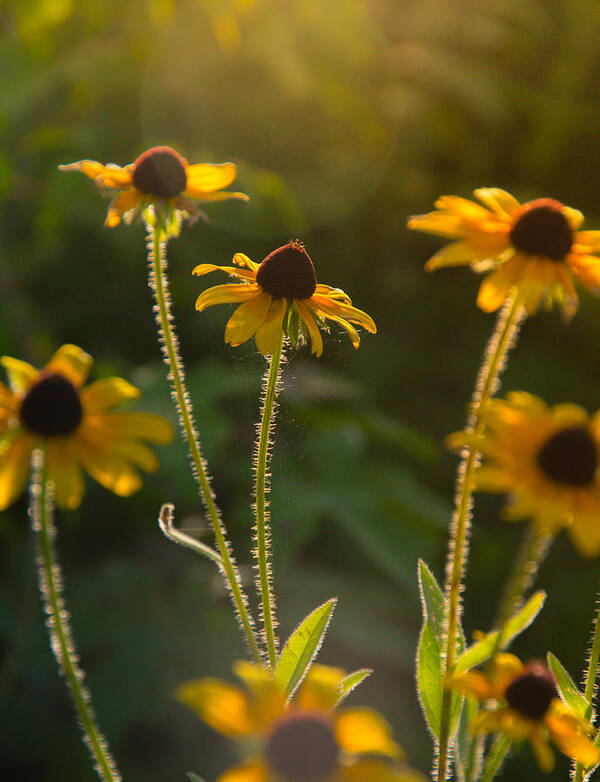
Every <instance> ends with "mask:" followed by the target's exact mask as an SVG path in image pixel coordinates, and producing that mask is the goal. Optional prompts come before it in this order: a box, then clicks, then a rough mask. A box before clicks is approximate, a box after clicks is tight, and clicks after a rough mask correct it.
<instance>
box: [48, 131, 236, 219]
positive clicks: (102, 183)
mask: <svg viewBox="0 0 600 782" xmlns="http://www.w3.org/2000/svg"><path fill="white" fill-rule="evenodd" d="M59 168H60V170H61V171H81V172H82V173H83V174H85V175H86V176H87V177H89V178H90V179H93V180H94V182H95V183H96V184H97V185H98V187H99V188H100V189H101V190H106V191H108V192H110V193H114V194H115V195H114V198H113V200H112V201H111V203H110V206H109V207H108V214H107V216H106V221H105V225H106V226H108V227H109V228H112V227H114V226H115V225H118V224H119V223H120V222H121V218H122V217H124V218H125V220H126V221H128V222H129V221H131V220H132V219H133V218H134V217H136V216H137V215H139V214H140V213H141V212H142V210H143V209H145V208H146V207H147V206H149V205H153V206H154V207H155V208H156V209H162V208H163V207H164V208H166V209H167V211H170V212H174V213H175V214H176V215H178V214H179V213H181V214H183V215H184V216H186V217H192V218H194V217H197V216H198V215H199V214H201V212H200V210H199V209H198V206H197V204H196V203H195V201H226V200H228V199H230V198H241V199H242V200H244V201H247V200H248V196H247V195H246V194H245V193H234V192H230V191H228V190H223V188H224V187H227V186H228V185H230V184H231V183H232V182H233V180H234V179H235V176H236V167H235V165H234V164H233V163H218V164H213V163H198V164H197V165H193V166H190V165H188V162H187V160H186V159H185V158H184V157H182V156H181V155H180V154H179V153H178V152H176V151H175V150H174V149H171V147H164V146H163V147H152V148H151V149H148V150H146V151H145V152H143V153H142V154H141V155H140V156H139V157H138V159H137V160H136V161H135V162H134V163H131V164H130V165H128V166H124V167H121V166H117V165H114V164H113V163H109V164H108V165H106V166H105V165H103V164H102V163H98V162H97V161H95V160H80V161H78V162H77V163H68V164H66V165H61V166H59ZM171 222H172V221H171ZM175 232H176V231H175Z"/></svg>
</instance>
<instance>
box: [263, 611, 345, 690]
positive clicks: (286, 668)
mask: <svg viewBox="0 0 600 782" xmlns="http://www.w3.org/2000/svg"><path fill="white" fill-rule="evenodd" d="M336 603H337V598H335V597H333V598H331V600H328V601H327V602H326V603H323V605H321V606H319V607H318V608H315V610H314V611H313V612H312V613H311V614H309V615H308V616H307V617H306V618H305V619H303V620H302V622H301V623H300V624H299V625H298V627H297V628H296V629H295V630H294V632H293V633H292V634H291V635H290V637H289V638H288V640H287V642H286V644H285V646H284V647H283V649H282V651H281V654H280V655H279V662H278V663H277V668H276V670H275V679H276V680H277V682H278V683H279V684H280V685H281V687H282V688H283V690H284V691H285V693H286V694H287V695H289V696H291V695H293V693H294V692H295V690H296V688H297V687H298V685H299V684H300V683H301V682H302V679H304V677H305V676H306V673H307V672H308V669H309V668H310V664H311V663H312V661H313V660H314V658H315V656H316V654H317V652H318V651H319V648H320V646H321V644H322V643H323V638H324V637H325V633H326V631H327V626H328V625H329V621H330V619H331V614H332V612H333V609H334V608H335V604H336Z"/></svg>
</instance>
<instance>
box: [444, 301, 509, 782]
mask: <svg viewBox="0 0 600 782" xmlns="http://www.w3.org/2000/svg"><path fill="white" fill-rule="evenodd" d="M523 317H524V309H523V307H522V306H521V302H520V300H519V297H518V295H517V294H514V295H513V296H512V297H511V298H510V299H508V300H507V301H506V303H505V304H504V307H503V308H502V310H501V312H500V315H499V316H498V321H497V323H496V328H495V329H494V332H493V334H492V336H491V338H490V341H489V342H488V345H487V347H486V351H485V354H484V360H483V363H482V365H481V368H480V370H479V375H478V378H477V383H476V386H475V391H474V393H473V397H472V400H471V408H470V412H469V418H468V422H467V427H466V430H467V431H468V432H470V433H472V434H474V435H475V436H478V435H481V434H482V432H483V423H482V420H481V417H480V413H481V411H482V410H483V408H484V407H485V405H486V404H487V402H488V401H489V399H490V397H491V396H493V394H494V393H495V392H496V389H497V386H498V384H499V376H500V373H501V372H502V369H503V368H504V365H505V362H506V356H507V354H508V352H509V350H510V348H511V347H512V345H513V344H514V341H515V339H516V336H517V333H518V329H519V325H520V323H521V321H522V319H523ZM478 464H479V453H478V451H477V450H475V449H474V448H472V447H469V446H467V447H466V448H465V449H464V451H463V453H462V460H461V463H460V466H459V468H458V475H457V481H456V509H455V512H454V515H453V518H452V523H451V527H450V540H449V543H448V563H447V566H446V589H445V596H446V607H447V628H446V644H445V652H444V679H445V678H446V677H447V676H448V675H449V674H450V673H451V672H452V670H453V668H454V663H455V660H456V643H457V637H458V627H459V624H460V617H461V610H462V605H461V593H462V578H463V573H464V568H465V563H466V561H467V555H468V544H469V531H470V525H471V506H472V497H473V489H474V477H475V470H476V468H477V466H478ZM451 703H452V693H451V691H450V690H448V689H444V693H443V695H442V712H441V718H440V739H439V743H438V753H437V759H436V760H437V764H436V765H437V780H438V782H444V781H445V780H446V779H447V778H448V772H449V749H450V709H451Z"/></svg>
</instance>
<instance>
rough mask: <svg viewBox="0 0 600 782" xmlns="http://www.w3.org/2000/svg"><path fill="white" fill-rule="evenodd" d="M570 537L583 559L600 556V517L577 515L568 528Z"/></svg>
mask: <svg viewBox="0 0 600 782" xmlns="http://www.w3.org/2000/svg"><path fill="white" fill-rule="evenodd" d="M567 531H568V533H569V537H570V538H571V540H572V542H573V545H574V546H575V548H576V549H577V553H578V554H580V555H581V556H582V557H596V556H597V555H598V554H600V522H599V520H598V517H597V516H595V517H590V516H580V515H578V514H577V515H575V518H574V519H573V521H572V522H571V524H569V526H568V527H567Z"/></svg>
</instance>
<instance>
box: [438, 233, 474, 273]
mask: <svg viewBox="0 0 600 782" xmlns="http://www.w3.org/2000/svg"><path fill="white" fill-rule="evenodd" d="M488 257H489V253H487V252H485V251H483V252H475V251H474V249H473V247H471V245H469V244H468V243H467V242H466V241H465V240H464V239H462V240H460V241H458V242H451V243H450V244H447V245H446V246H445V247H442V248H441V249H440V250H438V251H437V252H436V253H435V255H433V256H432V257H431V258H430V259H429V260H428V261H427V263H426V264H425V270H426V271H428V272H433V271H437V269H441V268H442V267H445V266H469V265H471V264H472V263H474V262H475V261H480V260H483V259H485V258H488Z"/></svg>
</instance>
